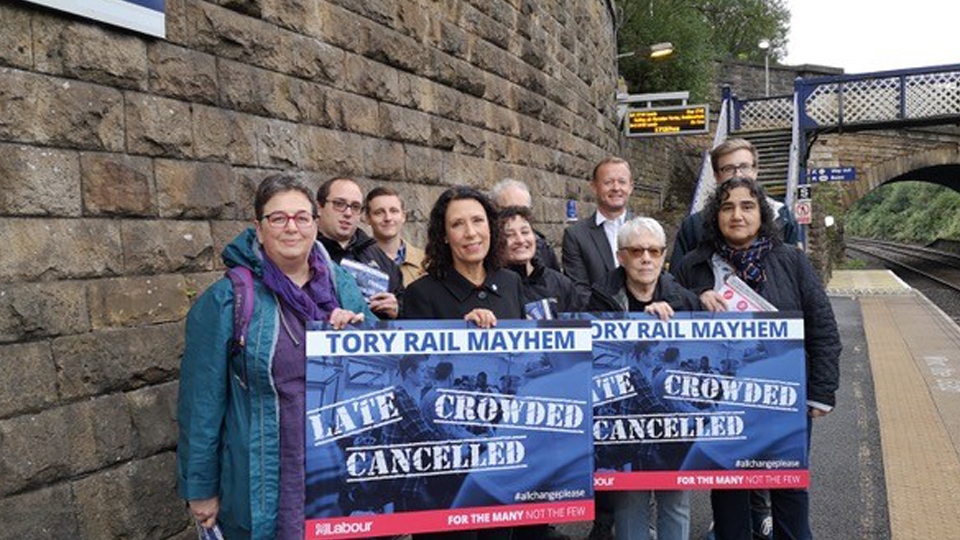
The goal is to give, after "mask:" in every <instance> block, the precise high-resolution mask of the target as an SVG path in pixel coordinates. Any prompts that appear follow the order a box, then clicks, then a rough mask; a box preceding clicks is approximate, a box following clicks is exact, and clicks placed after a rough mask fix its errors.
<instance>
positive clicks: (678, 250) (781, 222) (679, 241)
mask: <svg viewBox="0 0 960 540" xmlns="http://www.w3.org/2000/svg"><path fill="white" fill-rule="evenodd" d="M776 224H777V227H778V228H779V229H780V232H782V233H783V243H784V244H787V245H791V246H795V245H797V242H799V241H800V226H799V225H797V220H796V219H794V217H793V214H791V213H790V210H789V209H788V208H787V207H786V205H784V206H781V207H780V211H779V212H777V219H776ZM702 240H703V210H701V211H699V212H696V213H694V214H690V215H689V216H687V217H685V218H683V221H682V222H681V223H680V229H679V230H678V231H677V237H676V238H675V239H674V241H673V249H672V250H671V251H670V267H669V269H670V271H671V272H673V270H674V269H675V268H676V267H677V266H679V264H680V260H681V259H683V256H684V255H686V254H687V253H690V252H691V251H693V250H695V249H697V246H699V245H700V242H701V241H702Z"/></svg>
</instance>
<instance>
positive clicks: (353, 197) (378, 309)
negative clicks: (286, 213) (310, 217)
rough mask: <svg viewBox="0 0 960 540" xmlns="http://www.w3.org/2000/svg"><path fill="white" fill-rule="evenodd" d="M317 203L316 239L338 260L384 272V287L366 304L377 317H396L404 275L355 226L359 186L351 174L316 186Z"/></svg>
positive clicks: (360, 197) (360, 198) (360, 196)
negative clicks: (356, 263) (385, 280)
mask: <svg viewBox="0 0 960 540" xmlns="http://www.w3.org/2000/svg"><path fill="white" fill-rule="evenodd" d="M317 203H318V205H319V217H318V219H317V225H318V233H317V239H318V240H319V241H320V242H321V243H322V244H323V247H325V248H327V251H328V252H329V253H330V257H331V258H333V260H334V261H335V262H337V263H338V264H340V263H341V262H342V261H343V260H344V259H348V260H353V261H356V262H359V263H362V264H364V265H366V266H369V267H371V268H373V269H375V270H379V271H380V272H382V273H384V274H386V275H387V277H388V278H389V283H388V285H387V290H386V291H382V292H377V293H375V294H372V295H370V296H369V297H367V304H368V305H369V306H370V311H373V312H374V313H375V314H376V315H377V316H378V317H381V318H386V319H396V318H397V314H398V313H399V310H400V304H399V297H400V295H401V294H402V293H403V277H402V275H401V273H400V267H398V266H397V265H396V264H395V263H394V262H393V261H392V260H390V258H389V257H388V256H387V255H386V254H385V253H384V252H383V251H382V250H381V249H380V248H379V247H377V242H376V240H374V239H373V238H371V237H369V236H368V235H367V234H366V233H365V232H363V231H362V230H361V229H359V228H358V225H359V223H360V217H361V215H362V213H363V192H362V191H361V190H360V186H359V185H358V184H357V183H356V182H355V181H353V180H351V179H350V178H343V177H338V178H331V179H330V180H327V181H326V182H324V183H323V184H321V185H320V187H319V188H318V189H317Z"/></svg>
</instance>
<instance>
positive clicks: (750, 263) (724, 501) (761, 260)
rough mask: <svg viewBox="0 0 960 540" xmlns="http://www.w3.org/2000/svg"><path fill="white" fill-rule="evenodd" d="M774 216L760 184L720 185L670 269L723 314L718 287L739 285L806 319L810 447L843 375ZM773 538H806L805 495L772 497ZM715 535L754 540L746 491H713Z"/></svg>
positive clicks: (785, 492)
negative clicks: (691, 243)
mask: <svg viewBox="0 0 960 540" xmlns="http://www.w3.org/2000/svg"><path fill="white" fill-rule="evenodd" d="M774 219H775V217H774V213H773V210H772V209H771V208H770V205H769V204H768V203H767V198H766V195H765V194H764V192H763V188H761V187H760V185H759V184H758V183H757V181H756V180H752V179H749V178H731V179H730V180H727V181H726V182H724V183H722V184H720V185H719V186H718V187H717V190H716V192H715V193H714V195H713V196H712V197H711V198H710V201H709V202H708V203H707V208H706V215H705V219H704V239H703V241H702V242H701V244H700V246H699V247H698V248H697V249H696V250H694V251H692V252H690V253H687V254H686V255H685V256H684V257H683V259H681V261H680V264H679V265H678V266H677V268H675V269H671V270H672V271H673V273H674V275H675V276H676V278H677V281H679V282H680V283H681V284H682V285H683V286H685V287H686V288H688V289H690V290H691V291H694V292H695V293H697V294H699V295H700V301H701V302H702V303H703V305H704V307H705V308H706V309H708V310H710V311H726V310H727V308H728V307H733V306H728V305H727V302H726V301H725V300H724V299H723V297H722V296H721V295H720V293H718V292H717V290H716V289H717V288H719V286H722V285H723V284H724V283H725V282H727V281H728V280H732V279H734V278H737V279H740V280H741V281H742V282H743V283H745V284H746V285H747V286H749V287H750V289H752V290H753V291H754V292H756V293H757V294H758V295H760V296H761V297H763V299H764V300H766V301H767V302H768V303H769V304H770V305H771V306H772V307H773V309H774V310H779V311H795V312H801V313H802V314H803V327H804V350H805V352H806V359H807V365H806V368H807V427H808V429H807V437H808V439H807V445H808V446H809V442H810V441H809V434H810V428H811V427H812V424H811V423H810V421H811V420H812V419H814V418H818V417H822V416H824V415H826V414H828V413H829V412H830V411H831V410H833V407H834V405H835V403H836V397H835V394H836V390H837V386H838V385H839V379H840V371H839V366H838V361H839V359H840V350H841V344H840V334H839V331H838V330H837V321H836V319H835V318H834V315H833V309H832V308H831V307H830V300H829V299H828V298H827V295H826V293H825V292H824V290H823V285H822V284H821V283H820V279H819V278H818V277H817V274H816V272H815V271H814V270H813V266H812V265H811V264H810V261H809V260H808V259H807V256H806V255H805V254H804V253H803V252H802V251H800V250H798V249H797V248H795V247H793V246H788V245H785V244H783V243H782V242H781V241H780V240H779V234H777V231H776V225H775V222H774ZM770 498H771V502H772V508H773V537H774V538H796V539H798V540H803V539H809V538H810V537H811V534H810V516H809V513H810V503H809V495H808V494H807V490H805V489H776V490H771V491H770ZM710 501H711V504H712V506H713V519H714V522H715V529H714V532H715V533H716V538H717V540H741V539H749V538H751V514H750V498H749V492H748V491H745V490H714V491H713V492H712V493H711V494H710Z"/></svg>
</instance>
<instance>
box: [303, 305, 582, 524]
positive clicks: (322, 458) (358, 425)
mask: <svg viewBox="0 0 960 540" xmlns="http://www.w3.org/2000/svg"><path fill="white" fill-rule="evenodd" d="M590 332H591V329H590V324H589V322H587V321H500V323H499V324H498V325H497V327H496V328H492V329H485V330H481V329H478V328H476V327H475V326H473V324H472V323H467V322H465V321H392V322H377V323H367V324H366V325H365V327H363V328H360V329H347V330H341V331H328V330H326V329H324V327H323V326H315V327H314V328H313V329H311V330H310V331H308V332H307V395H306V399H307V406H306V409H307V410H306V486H305V489H306V499H305V500H306V518H307V523H306V537H307V538H308V539H314V538H330V539H333V538H366V537H371V536H386V535H396V534H405V533H421V532H432V531H444V530H460V529H480V528H488V527H509V526H516V525H529V524H536V523H559V522H564V521H581V520H588V519H592V517H593V481H592V475H593V469H594V465H593V448H592V434H591V426H592V414H591V412H592V411H591V396H590V392H591V390H590V384H591V383H590V381H591V378H590V374H591V369H592V354H591V339H590Z"/></svg>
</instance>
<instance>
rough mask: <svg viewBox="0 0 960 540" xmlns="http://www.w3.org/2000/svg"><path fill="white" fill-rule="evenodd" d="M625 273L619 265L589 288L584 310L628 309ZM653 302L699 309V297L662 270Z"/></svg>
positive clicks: (692, 309)
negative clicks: (602, 279) (601, 280)
mask: <svg viewBox="0 0 960 540" xmlns="http://www.w3.org/2000/svg"><path fill="white" fill-rule="evenodd" d="M627 294H628V293H627V273H626V271H625V270H624V269H623V268H622V267H621V268H617V269H616V270H613V271H612V272H610V274H608V275H607V279H606V280H604V281H603V282H602V283H595V284H593V286H592V287H591V288H590V301H589V302H588V303H587V309H586V311H628V310H629V309H628V308H629V305H630V303H629V301H628V299H627ZM653 301H654V302H666V303H668V304H670V307H672V308H673V310H674V311H700V310H701V309H703V308H702V307H701V306H700V299H699V298H697V295H695V294H693V293H692V292H690V291H688V290H687V289H685V288H683V286H681V285H680V284H679V283H677V280H675V279H673V276H671V275H670V274H668V273H666V272H664V273H663V274H660V279H659V280H657V288H656V290H654V292H653Z"/></svg>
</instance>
